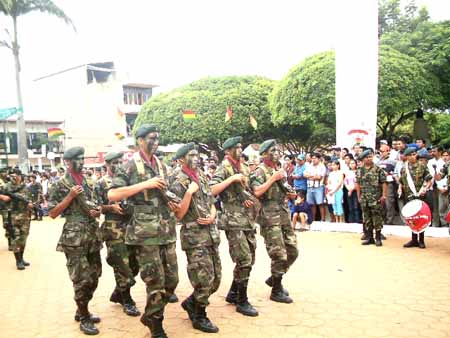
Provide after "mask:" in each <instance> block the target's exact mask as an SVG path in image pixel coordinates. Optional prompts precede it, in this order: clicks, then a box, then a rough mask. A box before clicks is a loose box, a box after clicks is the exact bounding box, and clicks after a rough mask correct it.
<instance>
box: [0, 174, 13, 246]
mask: <svg viewBox="0 0 450 338" xmlns="http://www.w3.org/2000/svg"><path fill="white" fill-rule="evenodd" d="M7 182H8V168H1V169H0V191H3V190H4V188H5V185H6V183H7ZM5 197H6V196H5V195H0V212H1V215H2V221H3V229H5V237H6V239H7V241H8V250H9V251H12V245H11V237H10V231H9V230H8V229H11V225H9V224H8V203H7V202H5Z"/></svg>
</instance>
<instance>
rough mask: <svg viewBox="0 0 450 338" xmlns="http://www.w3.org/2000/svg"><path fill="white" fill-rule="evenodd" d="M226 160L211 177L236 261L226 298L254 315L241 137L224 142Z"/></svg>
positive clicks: (252, 246)
mask: <svg viewBox="0 0 450 338" xmlns="http://www.w3.org/2000/svg"><path fill="white" fill-rule="evenodd" d="M223 150H224V151H225V159H224V160H223V162H222V163H221V164H220V166H219V168H218V169H217V170H216V172H215V173H214V176H213V177H212V179H211V180H210V182H209V184H210V186H211V191H212V193H213V195H219V194H220V199H221V201H222V203H223V215H222V221H223V224H222V225H223V226H224V229H225V234H226V236H227V239H228V246H229V252H230V256H231V259H232V260H233V262H234V263H235V264H236V265H235V268H234V272H233V283H232V284H231V288H230V291H229V292H228V295H227V298H226V301H227V302H229V303H232V304H236V311H237V312H240V313H242V314H243V315H246V316H252V317H255V316H257V315H258V311H256V309H255V308H254V307H253V306H252V305H251V304H250V303H249V301H248V297H247V286H248V279H249V277H250V272H251V270H252V266H253V264H254V263H255V250H256V238H255V216H256V215H254V213H253V214H252V211H254V209H253V207H254V202H253V201H252V200H251V197H252V196H251V194H250V193H249V192H248V190H249V185H248V183H249V176H250V171H249V169H248V167H247V166H246V165H245V164H243V163H241V155H242V137H240V136H237V137H232V138H229V139H228V140H226V141H225V142H224V143H223Z"/></svg>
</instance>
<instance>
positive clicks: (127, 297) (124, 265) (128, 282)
mask: <svg viewBox="0 0 450 338" xmlns="http://www.w3.org/2000/svg"><path fill="white" fill-rule="evenodd" d="M122 157H123V153H120V152H111V153H109V154H107V155H106V156H105V164H106V169H107V174H106V175H105V176H103V177H102V178H101V179H100V180H99V181H97V182H96V184H95V200H96V202H97V205H100V207H101V210H102V213H103V214H104V215H105V221H104V222H103V224H102V226H101V235H102V240H103V241H104V242H105V244H106V247H107V249H108V251H107V252H108V253H107V256H106V262H108V264H109V265H110V266H111V267H112V268H113V270H114V277H115V279H116V287H115V289H114V292H113V293H112V295H111V297H110V301H111V302H114V303H119V304H121V305H122V306H123V311H124V312H125V313H126V314H127V315H129V316H139V315H140V314H141V313H140V312H139V310H138V309H137V308H136V303H135V302H134V300H133V298H131V294H130V289H131V287H132V286H133V285H134V284H136V281H135V279H134V277H135V276H136V275H137V274H138V273H139V265H138V262H137V258H136V252H135V250H134V247H133V246H129V245H126V244H125V229H126V227H127V224H128V223H129V222H130V218H131V215H130V213H129V208H127V206H126V205H125V203H124V202H123V201H122V202H121V203H120V204H119V203H111V204H110V203H109V201H108V196H107V194H108V190H109V189H110V188H111V186H112V180H113V176H114V175H115V174H116V173H117V171H118V170H119V168H120V166H121V164H122Z"/></svg>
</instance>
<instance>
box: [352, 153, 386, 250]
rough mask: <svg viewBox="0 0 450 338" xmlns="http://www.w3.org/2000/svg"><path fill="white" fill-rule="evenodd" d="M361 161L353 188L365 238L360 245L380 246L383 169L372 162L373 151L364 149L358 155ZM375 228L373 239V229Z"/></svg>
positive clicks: (384, 182)
mask: <svg viewBox="0 0 450 338" xmlns="http://www.w3.org/2000/svg"><path fill="white" fill-rule="evenodd" d="M359 160H360V161H362V162H363V165H362V166H361V168H359V170H358V172H357V175H356V184H355V188H356V191H357V193H358V199H359V202H360V204H361V209H362V213H363V223H364V224H365V229H364V230H365V232H366V240H365V241H363V242H362V243H361V244H362V245H369V244H375V245H376V246H382V245H383V243H382V242H381V239H382V237H381V230H382V228H383V223H384V217H383V215H384V212H383V207H385V201H386V198H387V183H386V175H385V174H384V171H383V170H382V169H381V168H379V167H377V166H376V165H375V164H374V163H373V153H372V151H371V150H365V151H363V152H362V153H361V155H360V156H359ZM374 230H375V240H374V237H373V231H374Z"/></svg>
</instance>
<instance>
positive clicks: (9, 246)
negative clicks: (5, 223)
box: [8, 237, 13, 251]
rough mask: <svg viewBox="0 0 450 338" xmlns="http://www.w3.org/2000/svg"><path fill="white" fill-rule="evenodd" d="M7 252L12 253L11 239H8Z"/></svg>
mask: <svg viewBox="0 0 450 338" xmlns="http://www.w3.org/2000/svg"><path fill="white" fill-rule="evenodd" d="M8 251H13V246H12V244H11V239H10V238H9V237H8Z"/></svg>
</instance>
